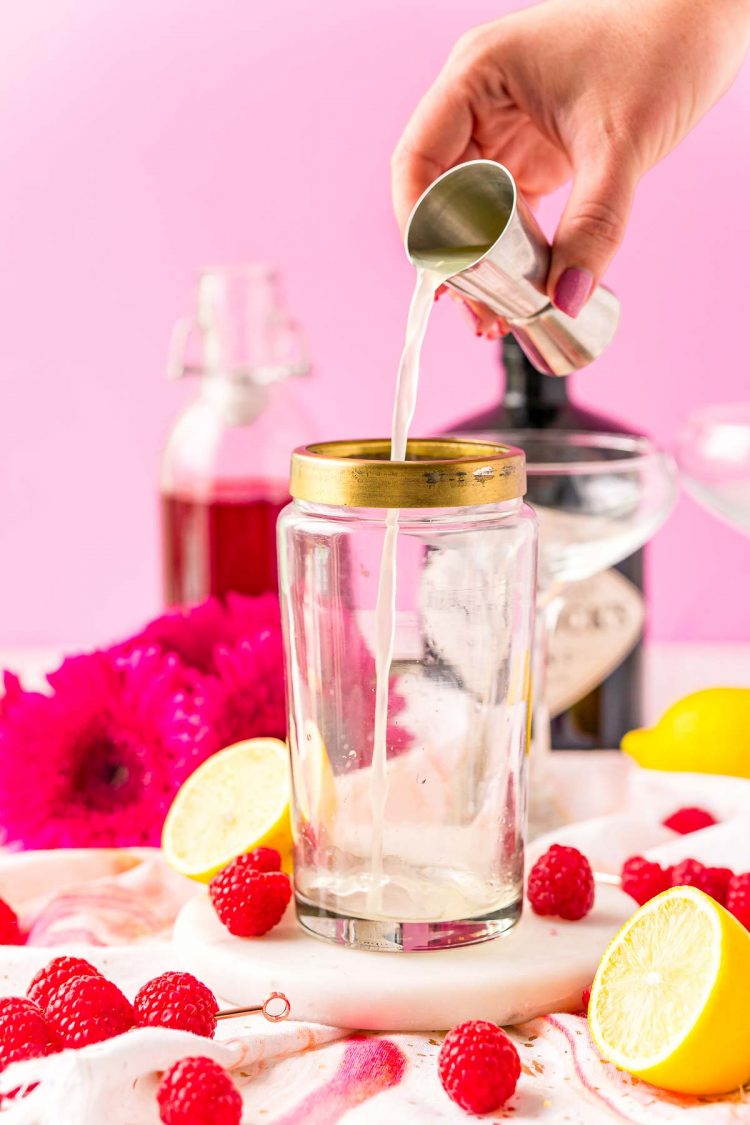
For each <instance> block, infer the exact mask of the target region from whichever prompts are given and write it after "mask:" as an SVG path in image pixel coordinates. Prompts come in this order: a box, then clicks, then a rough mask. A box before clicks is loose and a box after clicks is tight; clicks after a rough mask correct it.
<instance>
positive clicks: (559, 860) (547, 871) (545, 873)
mask: <svg viewBox="0 0 750 1125" xmlns="http://www.w3.org/2000/svg"><path fill="white" fill-rule="evenodd" d="M526 894H527V896H528V899H529V903H530V904H531V909H532V910H533V911H534V913H535V914H556V915H557V917H558V918H565V919H567V920H568V921H569V922H577V921H578V919H579V918H583V917H584V915H586V914H588V912H589V910H591V907H592V906H593V905H594V874H593V872H592V870H591V866H590V864H589V861H588V860H587V859H586V856H585V855H582V854H581V852H579V851H578V849H577V848H567V847H562V846H561V845H560V844H553V845H552V847H551V848H550V849H549V851H548V852H545V854H544V855H543V856H542V857H541V858H540V859H538V860H537V861H536V863H535V864H534V866H533V867H532V869H531V871H530V873H529V882H528V886H527V888H526Z"/></svg>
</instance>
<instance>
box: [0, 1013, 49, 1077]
mask: <svg viewBox="0 0 750 1125" xmlns="http://www.w3.org/2000/svg"><path fill="white" fill-rule="evenodd" d="M59 1050H60V1044H59V1043H58V1041H57V1036H56V1035H55V1033H54V1031H52V1029H51V1028H50V1027H49V1025H48V1024H47V1021H46V1020H45V1018H44V1013H43V1012H42V1010H41V1008H40V1007H39V1006H38V1005H37V1004H35V1003H34V1002H33V1001H32V1000H27V999H26V997H25V996H3V997H2V998H1V999H0V1070H3V1069H4V1068H5V1067H6V1066H8V1065H9V1064H10V1063H13V1062H20V1061H21V1059H36V1058H39V1057H40V1056H41V1055H51V1054H54V1052H55V1051H59Z"/></svg>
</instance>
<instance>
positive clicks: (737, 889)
mask: <svg viewBox="0 0 750 1125" xmlns="http://www.w3.org/2000/svg"><path fill="white" fill-rule="evenodd" d="M726 908H727V910H728V911H729V913H730V914H734V916H735V918H736V919H737V921H738V922H742V925H743V926H744V927H745V929H746V930H750V871H746V872H745V873H744V874H742V875H733V876H732V878H731V879H730V880H729V885H728V887H727V898H726Z"/></svg>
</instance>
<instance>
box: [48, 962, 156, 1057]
mask: <svg viewBox="0 0 750 1125" xmlns="http://www.w3.org/2000/svg"><path fill="white" fill-rule="evenodd" d="M47 1021H48V1023H49V1024H50V1027H52V1029H53V1030H54V1031H55V1032H56V1033H57V1035H58V1036H59V1038H60V1041H61V1043H62V1045H63V1047H86V1046H88V1044H89V1043H100V1042H101V1041H102V1039H111V1038H112V1037H113V1036H115V1035H122V1033H123V1032H124V1031H129V1030H130V1028H131V1027H133V1025H134V1024H135V1022H136V1018H135V1012H134V1011H133V1006H132V1004H131V1003H130V1001H129V1000H127V999H126V997H125V996H123V994H122V992H120V990H119V988H118V987H117V985H116V984H113V983H112V981H111V980H105V978H104V977H102V976H88V977H73V979H72V980H67V981H65V983H64V984H61V985H60V987H59V988H58V990H57V992H55V993H54V994H53V995H52V996H50V998H49V1000H48V1001H47Z"/></svg>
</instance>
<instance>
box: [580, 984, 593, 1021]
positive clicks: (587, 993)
mask: <svg viewBox="0 0 750 1125" xmlns="http://www.w3.org/2000/svg"><path fill="white" fill-rule="evenodd" d="M590 1000H591V985H589V987H588V988H584V990H583V992H582V993H581V1009H582V1011H583V1013H584V1015H588V1010H589V1002H590Z"/></svg>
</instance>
